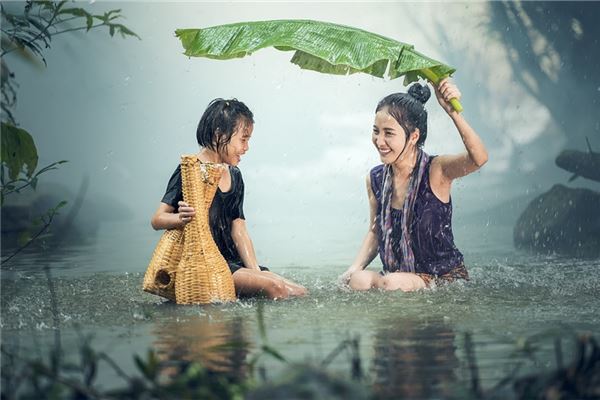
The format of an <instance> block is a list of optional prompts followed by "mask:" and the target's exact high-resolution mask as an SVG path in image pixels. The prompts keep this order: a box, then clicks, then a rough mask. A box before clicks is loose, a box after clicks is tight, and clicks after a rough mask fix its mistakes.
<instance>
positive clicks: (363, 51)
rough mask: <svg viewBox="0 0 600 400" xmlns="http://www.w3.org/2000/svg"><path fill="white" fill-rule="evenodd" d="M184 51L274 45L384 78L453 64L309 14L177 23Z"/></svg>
mask: <svg viewBox="0 0 600 400" xmlns="http://www.w3.org/2000/svg"><path fill="white" fill-rule="evenodd" d="M175 34H176V35H177V37H179V39H180V40H181V43H182V45H183V48H184V50H185V54H186V55H188V56H191V57H208V58H213V59H218V60H226V59H231V58H239V57H244V56H246V55H249V54H252V53H254V52H255V51H257V50H260V49H263V48H266V47H274V48H276V49H277V50H281V51H295V53H294V56H293V57H292V60H291V62H292V63H294V64H296V65H298V66H300V68H303V69H309V70H313V71H318V72H323V73H328V74H341V75H345V74H353V73H356V72H364V73H367V74H370V75H373V76H377V77H383V76H384V75H386V71H387V77H389V78H390V79H395V78H398V77H400V76H405V84H408V83H410V82H414V81H416V80H418V77H419V74H420V71H421V70H423V69H430V70H432V71H433V72H434V73H435V74H437V76H445V75H450V74H452V73H453V72H454V71H455V69H454V68H452V67H449V66H447V65H444V64H442V63H441V62H439V61H436V60H433V59H431V58H428V57H426V56H424V55H422V54H420V53H418V52H417V51H415V50H414V48H413V46H411V45H408V44H406V43H402V42H399V41H396V40H393V39H389V38H386V37H384V36H380V35H377V34H374V33H371V32H367V31H363V30H361V29H357V28H352V27H348V26H343V25H336V24H331V23H326V22H320V21H310V20H276V21H255V22H240V23H235V24H228V25H219V26H214V27H211V28H203V29H178V30H176V32H175Z"/></svg>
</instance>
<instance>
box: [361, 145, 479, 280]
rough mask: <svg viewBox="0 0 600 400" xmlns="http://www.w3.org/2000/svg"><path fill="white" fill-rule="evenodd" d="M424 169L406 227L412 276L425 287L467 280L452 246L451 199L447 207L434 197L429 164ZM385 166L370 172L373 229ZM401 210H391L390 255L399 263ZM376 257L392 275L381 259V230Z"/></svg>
mask: <svg viewBox="0 0 600 400" xmlns="http://www.w3.org/2000/svg"><path fill="white" fill-rule="evenodd" d="M433 158H434V157H431V159H430V160H429V163H428V164H427V166H426V170H425V173H424V175H423V179H422V180H421V184H420V185H419V188H418V193H417V198H416V200H415V204H414V210H413V212H414V214H413V218H412V223H411V225H410V227H409V232H410V235H411V246H412V250H413V253H414V257H415V273H416V274H417V275H419V276H420V277H421V278H422V279H423V280H424V281H425V283H426V284H427V285H430V284H431V283H432V282H434V281H435V282H440V281H451V280H455V279H468V273H467V270H466V268H465V267H464V258H463V255H462V253H461V252H460V251H459V250H458V248H457V247H456V245H455V244H454V235H453V233H452V199H450V201H449V202H448V203H444V202H442V201H441V200H440V199H438V198H437V197H436V195H435V194H434V193H433V191H432V190H431V186H430V184H429V170H430V166H431V161H432V160H433ZM383 168H384V165H383V164H382V165H378V166H376V167H374V168H373V169H372V170H371V172H370V177H371V189H372V190H373V194H374V195H375V198H376V200H377V217H376V218H377V219H376V226H378V227H379V226H381V225H380V218H381V207H382V199H381V196H382V185H383V182H382V181H383ZM401 220H402V210H398V209H392V224H393V228H392V238H395V239H396V240H394V241H393V244H392V251H394V253H395V255H396V257H397V258H398V259H402V254H401V250H400V246H399V243H400V235H401V229H400V226H401ZM377 241H378V244H379V256H380V258H381V261H382V263H383V272H384V273H388V272H395V270H393V269H392V268H390V267H389V266H388V265H386V263H385V261H384V257H383V237H382V234H381V230H380V229H378V230H377Z"/></svg>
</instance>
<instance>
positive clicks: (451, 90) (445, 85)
mask: <svg viewBox="0 0 600 400" xmlns="http://www.w3.org/2000/svg"><path fill="white" fill-rule="evenodd" d="M431 86H433V89H434V90H435V97H437V100H438V103H440V106H442V108H443V109H444V111H446V113H448V115H450V116H452V115H458V113H457V112H456V111H455V110H454V108H453V107H452V105H451V104H450V99H454V98H455V99H457V100H460V96H461V93H460V90H458V87H457V86H456V85H455V84H454V83H452V82H450V79H449V78H444V79H442V80H441V81H440V83H439V85H437V86H436V85H433V84H432V85H431Z"/></svg>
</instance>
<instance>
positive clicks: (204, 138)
mask: <svg viewBox="0 0 600 400" xmlns="http://www.w3.org/2000/svg"><path fill="white" fill-rule="evenodd" d="M253 129H254V116H253V115H252V112H251V111H250V110H249V109H248V107H246V105H245V104H244V103H242V102H241V101H238V100H236V99H232V100H223V99H216V100H213V101H212V102H211V103H210V104H209V105H208V108H207V109H206V111H205V112H204V114H203V115H202V118H201V119H200V123H199V124H198V129H197V131H196V138H197V140H198V144H199V145H200V147H201V148H200V152H199V153H198V157H199V159H200V161H203V162H211V163H224V164H227V165H228V168H226V169H225V172H224V173H223V175H222V176H221V180H220V182H219V187H218V189H217V193H216V195H215V198H214V200H213V203H212V205H211V207H210V210H209V225H210V228H211V232H212V235H213V238H214V240H215V242H216V244H217V246H218V248H219V251H220V252H221V254H222V255H223V257H224V258H225V260H226V261H227V264H228V265H229V269H230V270H231V272H232V274H233V282H234V285H235V289H236V292H237V294H238V295H243V296H252V295H257V294H263V295H265V296H267V297H269V298H271V299H285V298H287V297H290V296H302V295H304V294H306V289H305V288H304V287H302V286H300V285H297V284H295V283H293V282H290V281H288V280H286V279H284V278H282V277H280V276H278V275H276V274H274V273H272V272H269V270H268V269H267V268H264V267H261V266H259V265H258V262H257V260H256V255H255V253H254V246H253V245H252V240H250V236H249V235H248V231H247V230H246V220H245V217H244V210H243V205H244V181H243V179H242V174H241V172H240V170H239V168H237V165H238V164H239V163H240V161H241V157H242V156H243V155H244V154H245V153H246V151H248V142H249V141H250V137H251V136H252V131H253ZM194 215H195V211H194V209H193V208H192V207H190V206H189V205H188V204H187V203H185V202H184V201H183V192H182V186H181V169H180V166H178V167H177V169H175V172H174V173H173V176H171V179H170V180H169V184H168V186H167V191H166V193H165V195H164V197H163V199H162V202H161V203H160V205H159V206H158V210H156V212H155V213H154V216H153V217H152V222H151V223H152V227H153V228H154V229H156V230H158V229H174V228H176V229H183V228H184V226H185V225H186V224H188V223H189V222H190V221H191V220H192V219H193V218H194Z"/></svg>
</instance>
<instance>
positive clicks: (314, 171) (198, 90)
mask: <svg viewBox="0 0 600 400" xmlns="http://www.w3.org/2000/svg"><path fill="white" fill-rule="evenodd" d="M79 6H85V7H86V8H87V9H88V10H89V11H92V12H94V11H95V10H98V13H100V12H104V11H107V10H108V9H121V10H122V14H123V15H125V16H126V20H125V21H123V23H124V24H126V25H127V26H128V27H129V28H130V29H132V30H133V31H134V32H136V33H137V34H138V35H139V36H140V37H141V40H137V39H132V38H128V39H122V38H120V37H117V36H116V35H115V37H113V38H110V37H109V36H108V34H107V32H104V31H100V30H93V31H90V32H89V33H80V32H75V33H72V34H65V35H61V36H60V37H57V38H56V39H55V40H54V41H53V42H52V47H51V48H50V49H48V50H47V51H46V52H45V58H46V61H47V66H44V65H36V64H32V63H30V62H27V61H24V60H22V59H21V58H19V57H18V56H17V55H16V54H12V55H9V56H10V58H9V56H6V57H7V61H9V62H10V63H11V65H12V69H13V71H14V72H15V74H16V80H17V82H18V83H19V89H18V103H17V106H16V110H15V117H16V119H17V120H18V121H19V122H20V124H21V126H22V127H23V128H25V129H27V130H28V131H29V132H30V133H31V134H32V135H33V137H34V139H35V142H36V145H37V148H38V153H39V155H40V161H39V165H40V166H44V165H46V164H49V163H51V162H54V161H57V160H63V159H64V160H68V163H67V164H64V165H62V166H61V167H60V169H58V170H56V171H52V172H49V173H47V174H45V175H44V176H43V177H42V178H41V179H40V183H39V187H38V190H37V192H38V193H48V192H51V193H54V194H55V195H56V196H58V198H64V199H66V200H68V201H69V204H70V205H72V204H73V202H74V199H75V197H76V194H77V193H78V191H79V190H80V188H81V185H82V183H83V182H85V181H86V179H89V188H88V189H87V192H86V194H85V198H84V204H83V206H82V207H81V210H80V211H79V213H78V215H77V218H76V222H75V223H76V224H79V225H83V226H85V225H89V226H94V227H96V230H95V233H94V234H97V233H98V231H99V232H103V234H104V235H123V238H125V239H126V238H127V237H129V238H131V240H142V241H145V242H147V258H148V259H149V257H150V254H151V251H152V248H153V246H154V244H155V242H156V240H157V239H158V236H159V235H160V232H154V231H152V228H151V227H150V224H149V221H150V217H151V216H152V214H153V212H154V211H155V209H156V208H157V206H158V205H159V202H160V200H161V198H162V196H163V194H164V191H165V188H166V185H167V182H168V179H169V177H170V176H171V174H172V172H173V170H174V169H175V167H176V166H177V164H178V162H179V157H180V155H181V154H190V153H195V152H197V151H198V145H197V143H196V138H195V130H196V125H197V123H198V120H199V119H200V116H201V115H202V112H203V111H204V109H205V108H206V106H207V105H208V103H209V102H210V101H211V100H212V99H214V98H217V97H222V98H232V97H235V98H237V99H239V100H241V101H243V102H245V103H246V104H247V105H248V106H249V107H250V109H251V110H252V111H253V113H254V115H255V121H256V123H255V128H254V134H253V137H252V140H251V142H250V150H249V152H247V154H246V155H245V156H244V157H243V158H242V162H241V164H240V166H239V167H240V169H241V171H242V174H243V176H244V180H245V186H246V197H245V204H244V211H245V215H246V219H247V223H248V228H249V231H250V234H251V236H252V238H253V240H254V245H255V247H256V249H257V253H258V257H259V260H260V261H262V262H265V263H273V264H281V265H295V264H301V263H307V262H308V263H313V264H323V265H324V264H327V263H334V264H344V263H350V262H351V261H352V259H353V257H354V255H355V253H356V251H357V250H358V247H359V245H360V243H361V241H362V237H363V235H364V234H365V233H366V231H367V219H368V204H367V195H366V188H365V177H366V175H367V173H368V171H369V170H370V168H372V167H373V166H375V165H377V164H379V163H380V161H379V158H378V155H377V153H376V151H375V150H374V148H373V145H372V144H371V126H372V123H373V118H374V110H375V106H376V104H377V102H378V101H379V100H380V99H381V98H383V97H384V96H385V95H387V94H390V93H393V92H397V91H405V90H406V87H404V86H403V82H402V79H397V80H393V81H389V80H383V79H377V78H374V77H371V76H367V75H351V76H345V77H344V76H332V75H324V74H319V73H315V72H312V71H306V70H301V69H299V68H298V67H297V66H295V65H293V64H291V63H290V62H289V59H290V58H291V53H286V52H279V51H276V50H273V49H265V50H261V51H259V52H257V53H256V54H253V55H252V56H249V57H245V58H243V59H236V60H228V61H216V60H210V59H204V58H202V59H200V58H188V57H186V56H184V55H183V54H182V53H183V50H182V47H181V44H180V43H179V40H178V39H177V38H176V37H175V35H174V32H175V29H179V28H201V27H208V26H213V25H219V24H226V23H232V22H239V21H247V20H268V19H292V18H293V19H315V20H323V21H329V22H333V23H339V24H344V25H350V26H355V27H359V28H362V29H365V30H368V31H372V32H376V33H379V34H381V35H384V36H388V37H390V38H395V39H398V40H401V41H404V42H407V43H410V44H413V45H414V46H415V48H416V49H417V50H418V51H419V52H422V53H424V54H426V55H428V56H430V57H433V58H436V59H439V60H441V61H442V62H446V63H448V64H451V65H453V66H454V67H456V69H457V72H456V73H455V75H454V81H455V82H456V83H457V85H458V86H459V88H460V89H461V91H462V93H463V97H462V99H461V102H462V103H463V105H464V107H465V111H464V115H465V117H466V118H467V120H468V121H469V122H470V123H471V125H472V126H473V127H474V128H475V130H476V131H477V132H478V134H479V135H480V136H481V138H482V139H483V141H484V143H485V144H486V146H487V148H488V151H489V156H490V160H489V162H488V163H487V164H486V165H485V166H484V168H483V169H482V170H481V171H479V172H477V173H476V174H472V175H470V176H468V177H466V178H464V179H461V180H459V181H458V182H456V183H455V185H454V187H453V191H452V201H453V205H454V227H455V233H456V241H457V244H458V246H459V248H461V249H462V250H464V251H465V254H468V253H469V252H473V251H476V248H475V247H476V246H478V245H480V244H481V243H484V242H485V241H486V240H487V241H502V243H504V244H505V245H507V246H510V245H511V243H512V236H511V235H512V233H511V227H512V225H513V224H514V221H516V219H517V217H518V215H519V214H520V212H522V211H523V209H524V208H525V206H526V205H527V203H528V201H530V200H531V199H533V198H534V197H535V196H537V195H539V194H540V193H542V192H543V191H545V190H548V189H549V188H550V187H551V186H552V185H554V184H556V183H562V184H567V181H568V179H569V177H570V175H571V174H569V173H568V172H566V171H563V170H561V169H559V168H558V167H556V166H555V165H554V159H555V158H556V155H557V154H558V153H559V152H560V151H561V150H562V149H565V148H572V149H579V150H584V149H585V142H584V141H583V140H579V139H581V138H578V140H575V139H570V137H569V136H568V135H565V133H564V132H563V131H561V130H560V129H558V128H557V126H556V124H555V123H554V122H553V121H552V115H551V113H550V111H549V110H548V109H547V108H546V107H544V105H542V104H541V103H540V102H539V101H538V99H536V97H535V96H532V95H531V94H530V93H529V92H528V91H527V90H526V89H525V88H524V87H523V85H522V84H521V83H520V81H519V80H518V79H516V77H515V76H514V75H513V72H512V69H511V62H510V58H509V51H508V50H507V48H506V47H505V46H504V45H503V43H502V42H501V41H500V40H499V39H498V38H497V36H495V35H493V34H492V32H491V29H490V24H491V23H493V21H492V18H493V13H492V10H491V5H490V4H489V3H479V2H478V3H418V4H417V3H399V4H392V3H327V4H318V3H269V2H266V3H245V2H244V3H226V4H221V3H173V4H169V3H151V2H127V3H118V2H103V1H97V2H93V3H91V4H85V5H84V4H81V3H80V4H79ZM598 93H599V94H600V86H599V87H598ZM555 95H556V96H561V95H563V93H556V94H555ZM426 107H427V109H428V112H429V122H428V123H429V126H428V132H429V134H428V139H427V142H426V144H425V151H427V152H428V153H430V154H453V153H459V152H462V151H463V149H464V147H463V145H462V142H461V140H460V137H459V135H458V133H457V132H456V129H455V128H454V127H453V125H452V122H451V120H450V119H449V118H448V117H447V116H446V115H445V113H444V112H443V110H442V109H441V108H440V107H439V105H438V104H437V101H436V99H435V96H432V98H431V99H430V100H429V101H428V103H427V104H426ZM599 137H600V135H599V133H598V131H597V130H596V131H595V132H589V138H590V141H591V143H592V146H595V149H596V150H598V149H600V140H599ZM569 185H571V186H576V187H588V188H592V189H595V190H598V189H599V188H600V185H599V184H598V183H595V182H592V181H589V180H584V179H577V180H575V181H573V182H572V183H569ZM498 226H502V227H504V228H506V229H505V230H504V231H502V232H504V233H506V234H503V235H501V236H497V235H496V234H494V235H492V236H489V235H490V233H489V232H490V229H493V228H494V227H498ZM90 234H91V233H90ZM473 238H478V239H479V240H480V241H479V242H477V241H475V242H474V241H473ZM123 244H124V245H125V246H126V245H127V242H126V241H125V242H123ZM104 250H107V251H110V249H104ZM136 251H138V250H136ZM128 262H130V263H133V264H135V265H129V266H126V267H124V268H128V267H129V268H131V270H135V271H141V270H143V269H144V268H145V263H146V262H147V260H146V259H144V254H143V251H141V252H140V253H136V256H135V257H132V258H131V259H129V260H128Z"/></svg>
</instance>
